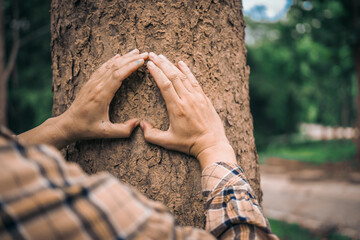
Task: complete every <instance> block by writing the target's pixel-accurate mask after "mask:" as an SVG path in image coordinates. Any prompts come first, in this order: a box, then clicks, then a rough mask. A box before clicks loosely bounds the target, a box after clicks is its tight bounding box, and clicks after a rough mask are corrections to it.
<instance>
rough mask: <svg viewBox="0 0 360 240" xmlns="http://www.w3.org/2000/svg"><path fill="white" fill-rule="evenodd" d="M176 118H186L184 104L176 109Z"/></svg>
mask: <svg viewBox="0 0 360 240" xmlns="http://www.w3.org/2000/svg"><path fill="white" fill-rule="evenodd" d="M174 113H175V116H176V117H179V118H181V117H185V115H186V114H185V107H184V106H183V105H182V104H179V105H178V106H177V107H176V109H175V112H174Z"/></svg>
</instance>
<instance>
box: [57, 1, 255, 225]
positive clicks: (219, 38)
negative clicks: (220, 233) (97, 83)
mask: <svg viewBox="0 0 360 240" xmlns="http://www.w3.org/2000/svg"><path fill="white" fill-rule="evenodd" d="M51 26H52V29H51V31H52V60H53V75H54V77H53V90H54V108H53V114H54V115H59V114H61V113H62V112H64V111H65V110H66V109H67V108H68V107H69V106H70V104H71V103H72V101H73V100H74V98H75V96H76V94H77V93H78V92H79V90H80V88H81V86H82V85H83V84H84V83H85V82H86V80H87V79H88V78H89V76H90V74H91V73H92V72H93V71H94V70H95V69H96V68H97V67H99V66H100V64H102V63H103V62H104V61H106V60H107V59H109V58H110V57H112V56H114V55H115V54H116V53H120V54H124V53H126V52H128V51H129V50H132V49H133V48H138V49H139V50H140V51H153V52H155V53H158V54H160V53H162V54H164V55H166V56H167V57H168V58H169V59H170V60H172V61H173V62H176V61H179V60H184V61H185V62H186V63H188V64H189V66H190V68H191V69H192V70H193V72H194V74H195V75H196V77H197V79H198V80H199V82H200V84H201V85H202V87H203V89H204V92H205V93H206V94H207V95H208V96H209V97H210V99H211V100H212V101H213V104H214V106H215V108H216V110H217V112H218V113H219V114H220V117H221V119H222V120H223V123H224V124H225V128H226V133H227V136H228V138H229V140H230V142H231V144H232V146H233V147H234V149H235V151H236V154H237V157H238V162H239V164H240V165H241V166H242V167H243V169H244V170H245V172H246V174H247V176H248V178H249V180H250V183H251V185H252V187H253V188H254V190H255V191H256V193H257V196H258V197H259V198H260V199H261V191H260V186H259V169H258V157H257V153H256V148H255V144H254V137H253V124H252V117H251V114H250V108H249V82H248V77H249V68H248V67H247V66H246V49H245V38H244V37H245V35H244V28H245V22H244V18H243V13H242V6H241V1H238V0H226V1H216V0H214V1H208V0H199V1H189V0H183V1H146V0H142V1H125V0H123V1H120V0H118V1H115V0H113V1H111V0H96V1H95V0H88V1H85V0H77V1H74V0H53V1H52V5H51ZM132 117H138V118H141V119H146V120H149V121H150V122H151V123H152V124H154V125H155V126H156V127H158V128H161V129H162V130H166V129H167V128H168V124H169V121H168V115H167V112H166V108H165V104H164V101H163V99H162V97H161V95H160V92H159V90H158V88H157V87H156V84H155V82H154V81H153V79H152V78H151V77H150V76H149V74H148V72H147V71H146V69H145V67H142V68H141V70H140V71H138V72H136V73H134V74H133V75H132V76H131V77H130V78H128V79H127V80H126V81H125V82H124V84H123V86H122V87H121V88H120V90H119V91H118V92H117V94H116V96H115V98H114V100H113V102H112V105H111V109H110V118H111V120H112V121H113V122H123V121H125V120H127V119H129V118H132ZM65 154H66V158H67V159H68V160H69V161H75V162H78V163H79V164H80V165H81V166H82V167H83V168H84V169H85V171H86V172H88V173H95V172H98V171H103V170H105V171H109V172H111V173H112V174H114V175H115V176H116V177H118V178H119V179H120V180H121V181H123V182H126V183H128V184H131V185H132V186H134V187H136V188H137V189H139V190H140V191H141V192H143V193H145V194H146V195H147V196H148V197H150V198H152V199H155V200H160V201H162V202H163V203H164V204H165V205H167V206H168V207H169V209H170V211H171V212H172V213H173V214H175V216H176V219H177V220H178V222H179V223H181V224H184V225H193V226H199V227H202V226H203V224H204V215H203V201H202V197H201V184H200V175H201V172H200V167H199V164H198V162H197V161H196V160H195V159H194V158H191V157H188V156H186V155H184V154H181V153H177V152H172V151H167V150H165V149H162V148H160V147H157V146H154V145H151V144H147V143H146V142H145V141H144V138H143V135H142V132H141V130H140V129H137V130H135V132H134V133H133V135H132V137H131V138H130V139H126V140H93V141H86V142H85V141H83V142H78V143H76V144H74V145H71V146H69V147H68V148H67V149H66V151H65Z"/></svg>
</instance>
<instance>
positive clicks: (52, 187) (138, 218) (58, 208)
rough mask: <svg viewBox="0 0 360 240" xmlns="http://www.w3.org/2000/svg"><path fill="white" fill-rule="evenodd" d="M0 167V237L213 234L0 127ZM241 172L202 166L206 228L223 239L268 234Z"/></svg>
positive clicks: (197, 236)
mask: <svg viewBox="0 0 360 240" xmlns="http://www.w3.org/2000/svg"><path fill="white" fill-rule="evenodd" d="M0 166H1V167H0V239H214V237H213V235H211V234H210V233H208V232H206V231H204V230H202V229H196V228H192V227H181V226H177V225H176V224H175V221H174V218H173V216H172V215H171V214H170V213H169V211H168V210H167V208H166V207H165V206H164V205H163V204H161V203H159V202H154V201H152V200H149V199H147V198H146V197H145V196H144V195H142V194H141V193H139V192H137V191H136V190H134V189H132V188H131V187H129V186H126V185H125V184H122V183H120V182H119V181H118V180H117V179H115V178H114V177H113V176H111V175H110V174H108V173H99V174H96V175H92V176H88V175H87V174H85V173H84V172H83V171H82V170H81V169H80V168H79V166H77V165H76V164H74V163H67V162H65V161H64V160H63V158H62V157H61V155H60V154H59V152H58V151H56V150H55V149H53V148H51V147H48V146H45V145H35V146H24V145H22V144H21V143H19V142H18V141H17V140H16V139H14V138H13V137H12V136H11V134H9V133H8V131H7V130H5V129H4V128H0ZM238 171H240V168H238V167H237V166H231V165H228V164H225V163H218V164H216V165H213V166H211V167H209V168H207V169H205V171H204V173H203V174H204V175H203V187H204V189H206V190H205V191H204V195H205V196H206V197H207V199H208V201H207V205H206V207H207V211H206V214H207V229H208V230H209V231H211V233H213V234H215V236H216V237H219V238H221V239H256V237H260V236H264V238H272V236H273V235H272V234H271V232H270V229H269V226H268V223H267V221H266V219H265V218H264V216H263V214H262V212H261V209H260V208H259V206H258V205H257V202H256V199H255V197H254V195H253V193H252V190H251V188H250V187H249V185H248V184H247V183H246V182H244V181H246V180H244V179H245V177H244V176H243V174H241V175H240V174H236V172H238ZM243 177H244V178H243ZM257 239H259V238H257Z"/></svg>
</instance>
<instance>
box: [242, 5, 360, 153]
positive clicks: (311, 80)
mask: <svg viewBox="0 0 360 240" xmlns="http://www.w3.org/2000/svg"><path fill="white" fill-rule="evenodd" d="M355 2H356V1H350V0H347V1H337V0H327V1H320V0H317V1H302V0H294V1H293V4H292V5H291V7H290V9H289V11H288V14H287V17H286V18H285V19H283V20H280V21H277V22H265V23H264V22H262V21H260V22H258V21H253V20H251V19H250V18H248V19H247V26H248V33H249V34H248V35H250V38H248V44H247V49H248V63H249V65H250V66H251V75H250V95H251V104H252V108H251V109H252V113H253V116H254V124H255V134H256V143H257V146H258V147H259V148H260V149H261V148H265V147H266V146H267V145H268V144H269V142H270V141H271V140H272V139H271V136H278V135H284V134H285V135H286V134H291V133H294V132H296V131H297V128H298V126H299V124H300V123H302V122H305V123H318V124H322V125H327V126H334V127H335V126H344V127H350V126H352V127H354V126H355V124H356V96H357V82H356V74H355V67H354V59H355V56H354V53H355V44H356V41H358V38H359V29H356V28H355V26H354V18H355V16H354V14H355V13H354V3H355ZM254 11H257V13H256V14H253V15H255V20H261V16H263V14H262V13H261V12H262V11H264V9H262V8H258V9H256V10H254Z"/></svg>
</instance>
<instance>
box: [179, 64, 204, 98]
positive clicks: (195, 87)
mask: <svg viewBox="0 0 360 240" xmlns="http://www.w3.org/2000/svg"><path fill="white" fill-rule="evenodd" d="M178 65H179V69H180V71H181V72H182V73H183V74H184V75H185V76H186V77H187V79H188V80H189V82H190V85H191V86H190V88H191V90H193V91H196V92H200V93H203V91H202V89H201V86H200V84H199V82H198V81H197V80H196V78H195V76H194V75H193V74H192V72H191V70H190V68H189V67H188V66H187V65H186V63H184V62H183V61H179V63H178Z"/></svg>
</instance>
